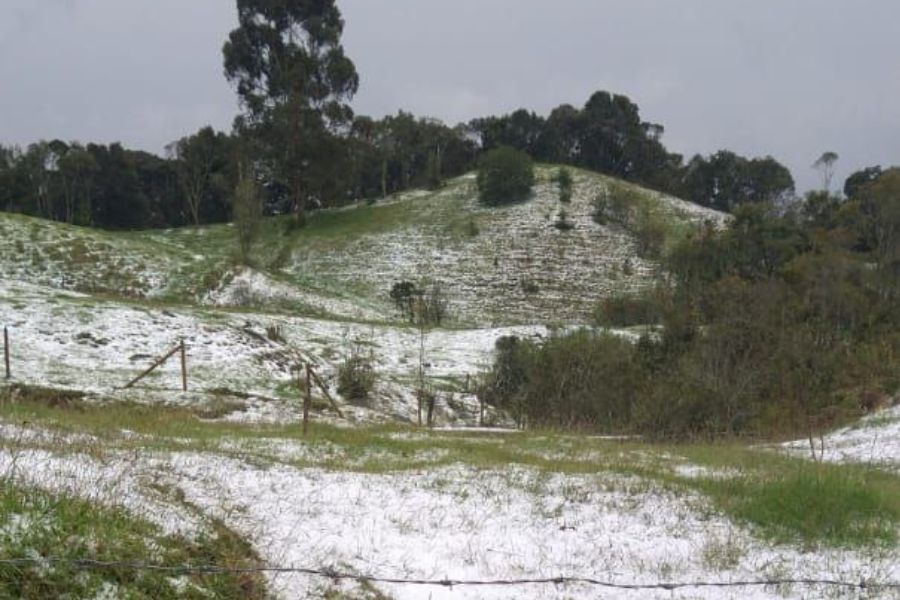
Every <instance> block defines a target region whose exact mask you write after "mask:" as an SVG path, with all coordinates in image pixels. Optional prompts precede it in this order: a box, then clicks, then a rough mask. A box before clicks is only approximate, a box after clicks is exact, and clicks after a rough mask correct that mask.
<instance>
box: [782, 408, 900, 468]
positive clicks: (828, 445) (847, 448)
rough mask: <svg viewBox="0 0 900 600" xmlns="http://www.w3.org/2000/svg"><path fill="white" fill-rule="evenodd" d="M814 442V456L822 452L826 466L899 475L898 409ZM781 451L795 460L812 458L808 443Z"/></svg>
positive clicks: (803, 442) (798, 442)
mask: <svg viewBox="0 0 900 600" xmlns="http://www.w3.org/2000/svg"><path fill="white" fill-rule="evenodd" d="M814 441H815V445H816V452H817V455H818V453H820V452H821V454H822V458H823V459H824V460H826V461H828V462H849V463H860V464H866V465H872V466H875V467H882V468H886V469H889V470H892V471H894V472H896V473H900V405H898V406H894V407H893V408H888V409H885V410H882V411H879V412H876V413H874V414H871V415H869V416H867V417H865V418H863V419H861V420H860V421H859V422H857V423H854V424H853V425H851V426H849V427H844V428H842V429H839V430H837V431H833V432H831V433H829V434H828V435H826V436H825V437H824V440H820V439H818V438H817V439H815V440H814ZM784 448H785V449H787V450H788V451H789V452H791V453H792V454H795V455H797V456H810V457H811V456H812V454H811V451H810V446H809V441H807V440H798V441H795V442H790V443H788V444H785V445H784Z"/></svg>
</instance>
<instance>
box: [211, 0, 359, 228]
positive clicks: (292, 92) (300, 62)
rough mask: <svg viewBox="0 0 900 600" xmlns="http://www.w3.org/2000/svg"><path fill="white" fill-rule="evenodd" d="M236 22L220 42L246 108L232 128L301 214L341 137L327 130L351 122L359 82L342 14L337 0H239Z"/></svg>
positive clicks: (327, 178) (317, 191)
mask: <svg viewBox="0 0 900 600" xmlns="http://www.w3.org/2000/svg"><path fill="white" fill-rule="evenodd" d="M237 7H238V23H239V25H238V28H237V29H235V30H234V31H232V32H231V33H230V35H229V37H228V41H227V42H226V43H225V46H224V47H223V49H222V52H223V54H224V59H225V74H226V76H227V77H228V80H229V81H230V82H232V83H233V84H234V85H235V87H236V88H237V93H238V96H239V97H240V99H241V103H242V105H243V107H244V109H245V114H244V115H243V116H242V117H241V118H240V119H239V121H238V123H237V127H236V128H237V130H238V131H240V132H241V133H242V134H244V135H246V136H248V137H250V138H252V139H253V140H254V141H255V142H256V143H257V144H256V145H257V149H258V151H259V155H258V156H255V157H254V158H255V159H256V160H265V162H266V166H267V169H268V170H269V172H270V174H271V176H272V179H273V180H274V181H277V182H278V183H279V184H280V185H282V186H284V188H285V189H286V190H287V191H288V196H289V199H290V203H291V208H292V209H293V211H294V212H295V213H296V214H297V215H298V218H300V219H302V218H303V213H304V212H305V209H306V206H307V204H308V202H309V201H310V200H314V199H316V198H317V197H320V195H321V194H324V193H328V191H327V190H328V188H329V186H330V184H331V182H332V181H333V178H332V175H333V173H334V170H335V169H336V168H337V167H338V166H339V165H340V162H339V161H338V160H335V159H336V158H337V156H339V155H340V153H341V148H340V147H341V143H340V140H338V139H337V138H336V137H335V136H334V135H333V133H332V131H334V130H335V128H337V127H339V126H343V125H346V124H348V123H350V122H352V118H353V113H352V111H351V109H350V107H349V105H347V104H346V102H347V101H349V100H350V99H351V98H352V97H353V95H354V94H355V93H356V91H357V88H358V87H359V76H358V75H357V73H356V67H355V66H354V65H353V62H352V61H351V60H350V59H349V58H348V57H347V56H346V55H345V54H344V49H343V46H341V35H342V34H343V30H344V21H343V19H342V18H341V13H340V11H339V10H338V8H337V6H336V5H335V2H334V0H293V1H291V2H270V1H267V0H238V3H237Z"/></svg>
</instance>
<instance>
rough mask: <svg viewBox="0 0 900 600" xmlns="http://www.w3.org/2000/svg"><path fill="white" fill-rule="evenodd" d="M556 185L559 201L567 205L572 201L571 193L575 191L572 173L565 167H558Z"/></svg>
mask: <svg viewBox="0 0 900 600" xmlns="http://www.w3.org/2000/svg"><path fill="white" fill-rule="evenodd" d="M556 185H557V186H559V201H560V202H562V203H563V204H568V203H569V202H571V201H572V193H573V192H574V189H575V181H574V180H573V179H572V173H570V172H569V170H568V169H567V168H565V167H560V169H559V171H557V173H556Z"/></svg>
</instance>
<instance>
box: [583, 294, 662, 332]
mask: <svg viewBox="0 0 900 600" xmlns="http://www.w3.org/2000/svg"><path fill="white" fill-rule="evenodd" d="M661 319H662V315H661V313H660V309H659V305H658V304H657V302H656V301H655V299H653V298H650V297H647V296H643V295H620V296H611V297H609V298H605V299H604V300H602V301H601V302H600V305H599V306H597V309H596V310H595V311H594V320H595V322H596V323H597V325H600V326H601V327H631V326H632V325H647V324H650V323H659V322H660V321H661Z"/></svg>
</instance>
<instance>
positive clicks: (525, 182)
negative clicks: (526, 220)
mask: <svg viewBox="0 0 900 600" xmlns="http://www.w3.org/2000/svg"><path fill="white" fill-rule="evenodd" d="M533 186H534V164H533V162H532V160H531V157H530V156H528V155H527V154H525V153H524V152H521V151H519V150H514V149H513V148H510V147H507V146H504V147H500V148H497V149H496V150H491V151H490V152H488V153H487V154H485V155H484V156H482V157H481V160H480V161H479V163H478V196H479V198H480V200H481V201H482V202H483V203H485V204H487V205H490V206H499V205H502V204H511V203H513V202H521V201H523V200H525V199H527V198H528V196H529V195H530V194H531V188H532V187H533Z"/></svg>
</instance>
